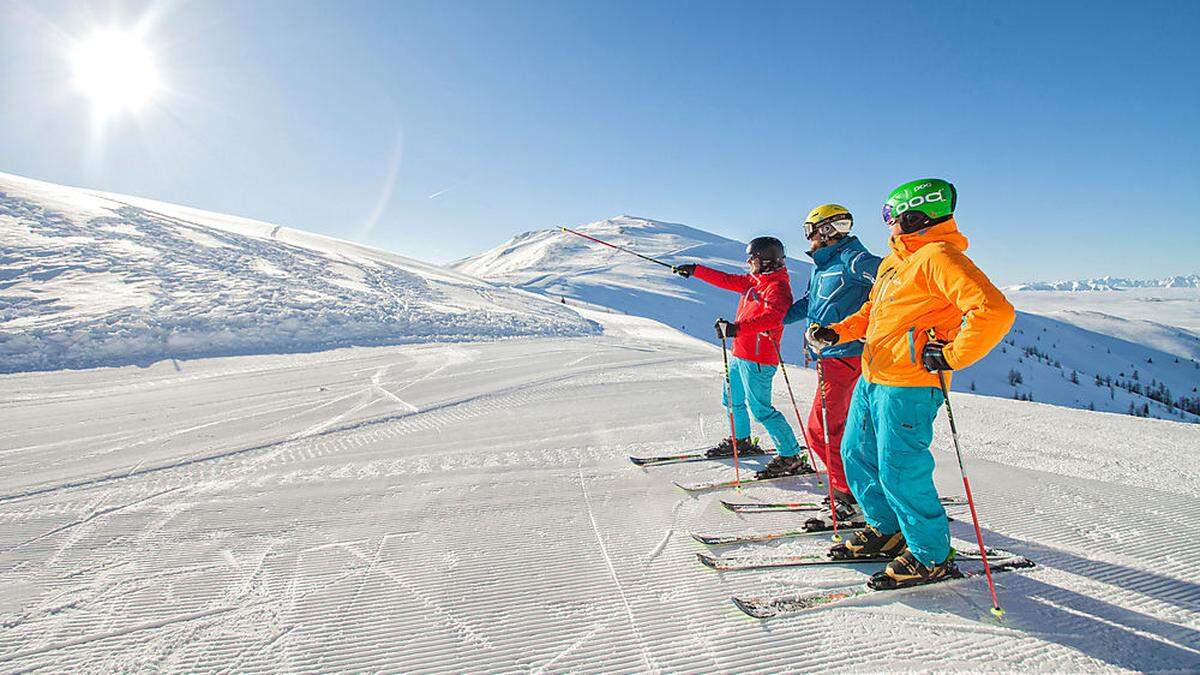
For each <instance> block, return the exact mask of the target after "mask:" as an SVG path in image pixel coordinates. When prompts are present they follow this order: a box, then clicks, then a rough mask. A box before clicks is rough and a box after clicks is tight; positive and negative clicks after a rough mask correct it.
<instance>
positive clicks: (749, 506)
mask: <svg viewBox="0 0 1200 675" xmlns="http://www.w3.org/2000/svg"><path fill="white" fill-rule="evenodd" d="M742 482H743V483H745V482H746V481H742ZM938 501H940V502H941V503H942V506H966V505H967V500H966V499H964V498H962V497H939V498H938ZM721 504H722V505H723V506H724V507H725V508H726V509H729V510H730V511H733V512H734V513H774V512H781V513H782V512H788V511H819V510H821V509H825V508H828V507H827V506H825V505H824V504H818V503H816V502H731V501H726V500H724V499H722V500H721Z"/></svg>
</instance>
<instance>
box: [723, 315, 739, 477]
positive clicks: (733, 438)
mask: <svg viewBox="0 0 1200 675" xmlns="http://www.w3.org/2000/svg"><path fill="white" fill-rule="evenodd" d="M721 360H723V361H724V362H725V401H726V402H728V404H729V405H728V406H727V407H726V410H728V411H729V442H730V443H732V444H733V478H734V485H735V486H736V487H737V489H739V490H741V489H742V469H741V466H740V465H739V464H738V449H737V427H735V426H734V424H733V384H732V382H731V380H730V377H729V338H728V337H727V336H726V335H725V331H721Z"/></svg>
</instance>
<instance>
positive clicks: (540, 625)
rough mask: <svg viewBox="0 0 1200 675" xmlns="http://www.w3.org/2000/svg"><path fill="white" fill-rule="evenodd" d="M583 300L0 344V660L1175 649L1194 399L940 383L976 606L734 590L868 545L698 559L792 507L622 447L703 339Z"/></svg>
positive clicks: (962, 589)
mask: <svg viewBox="0 0 1200 675" xmlns="http://www.w3.org/2000/svg"><path fill="white" fill-rule="evenodd" d="M592 316H593V317H594V318H596V319H597V320H598V321H601V322H603V323H604V324H605V330H606V332H605V334H604V335H602V336H597V337H586V338H581V339H578V338H577V339H561V338H537V339H524V338H522V339H516V340H505V341H494V342H476V343H458V344H424V345H403V346H391V347H376V348H360V349H343V350H331V351H324V352H319V353H305V354H293V355H283V356H279V355H275V356H242V357H233V358H223V359H204V360H196V361H188V362H183V363H181V364H180V369H179V370H177V369H176V368H174V367H173V366H172V365H171V364H169V363H159V364H155V365H153V366H151V367H149V368H134V367H126V368H120V369H98V370H79V371H60V372H54V373H26V374H17V375H5V376H0V448H3V449H2V450H0V670H4V671H26V670H29V671H36V670H53V671H69V672H113V671H156V670H174V671H182V672H214V671H230V672H300V671H335V670H343V671H395V672H431V671H442V672H447V671H449V672H463V671H471V672H482V671H489V672H496V671H500V672H513V671H532V672H600V671H604V672H614V671H650V670H656V671H657V670H663V671H672V672H678V671H721V672H732V671H738V672H751V671H763V672H779V671H783V670H794V671H801V672H804V671H818V670H819V671H838V672H846V671H852V670H857V671H884V670H886V671H910V670H938V671H961V672H979V671H1009V672H1031V671H1033V672H1082V671H1117V670H1137V671H1172V672H1194V671H1195V670H1196V669H1197V668H1198V667H1200V585H1198V584H1197V582H1196V581H1195V578H1196V575H1195V568H1196V561H1197V559H1200V500H1198V497H1200V471H1197V468H1196V463H1195V461H1194V460H1195V451H1196V437H1197V436H1196V428H1195V427H1194V426H1191V425H1184V424H1177V423H1171V422H1162V421H1157V420H1146V419H1137V418H1133V417H1129V416H1123V415H1112V414H1104V413H1091V412H1087V411H1079V410H1068V409H1064V408H1056V407H1050V406H1046V405H1040V404H1035V403H1026V402H1018V401H1011V400H1003V399H997V398H989V397H976V396H971V395H959V396H957V397H956V399H955V412H956V414H957V417H958V421H959V424H960V425H961V427H962V436H963V438H962V440H963V443H964V445H965V448H966V455H967V457H966V461H967V463H968V467H969V469H970V471H971V477H972V486H973V487H974V489H975V491H976V497H977V499H978V500H979V506H980V513H981V516H982V518H983V524H984V527H985V530H986V536H987V538H988V542H989V544H990V545H993V546H1001V547H1004V548H1008V549H1011V550H1014V551H1016V552H1019V553H1023V554H1027V555H1029V556H1031V557H1033V558H1034V559H1036V560H1037V561H1038V563H1039V565H1040V566H1039V568H1037V569H1035V570H1032V571H1028V572H1021V573H1009V574H1006V575H1003V576H1000V577H998V581H999V582H1000V594H1001V598H1002V601H1003V603H1004V606H1005V607H1006V609H1007V610H1008V614H1007V617H1006V619H1005V620H1004V621H1003V622H1002V623H997V622H996V621H995V620H994V619H991V618H990V617H989V615H988V612H987V608H988V602H989V599H988V594H987V589H986V586H985V585H984V583H983V582H982V581H981V580H978V579H976V580H973V581H971V582H966V583H963V584H960V585H957V586H953V587H944V588H934V589H927V590H923V591H918V592H913V593H905V594H892V595H877V596H874V597H870V598H867V599H865V600H861V601H857V602H855V603H853V604H852V605H850V606H846V607H843V608H839V609H825V610H818V611H814V612H812V613H809V614H806V615H801V616H798V617H795V618H789V619H777V620H772V621H768V622H759V621H755V620H751V619H748V618H746V617H745V616H744V615H742V614H740V613H739V612H737V611H736V610H735V609H734V608H733V606H732V605H731V604H730V603H729V601H728V598H729V596H730V595H732V594H734V593H761V592H778V591H786V590H799V589H805V588H814V587H818V588H819V587H827V586H830V585H838V584H844V583H855V582H860V581H862V580H863V579H864V578H865V574H866V573H867V572H868V571H869V568H868V569H867V570H863V569H852V568H850V567H841V568H822V569H817V570H804V571H799V570H781V571H774V572H739V573H720V574H719V573H716V572H712V571H710V570H708V569H706V568H703V567H701V566H700V565H698V564H697V563H696V561H695V557H694V555H695V553H696V552H697V551H698V550H702V549H701V548H700V547H699V546H697V545H696V544H694V543H692V542H691V541H690V540H689V539H688V537H687V533H688V532H689V531H691V530H707V531H717V532H734V531H746V530H757V531H766V530H773V529H777V528H781V527H794V526H795V525H796V524H797V523H798V522H799V521H800V516H796V515H793V516H790V517H789V516H784V515H778V514H772V515H766V516H762V515H759V516H745V517H738V516H735V515H733V514H731V513H728V512H725V511H723V510H722V509H720V507H719V505H718V503H717V498H718V497H719V496H730V495H732V494H733V493H732V492H725V493H723V494H719V495H718V494H707V495H701V496H698V497H692V496H689V495H688V494H685V493H682V492H680V491H678V490H676V489H675V488H673V487H672V486H671V481H672V480H674V479H685V480H697V479H702V478H712V477H716V476H722V477H725V476H730V475H731V474H732V469H731V468H730V467H728V466H727V465H720V464H718V465H695V464H692V465H679V466H675V467H659V468H655V469H651V470H641V469H637V468H635V467H633V466H632V465H631V464H630V463H629V462H628V461H627V460H626V459H625V456H626V455H628V454H630V453H659V452H663V451H668V450H676V449H679V448H684V447H691V446H695V445H697V444H700V443H701V442H703V441H705V440H712V439H714V438H716V437H718V436H719V435H720V434H721V433H722V430H723V425H724V424H725V417H724V413H723V411H722V409H721V408H720V404H719V399H720V390H721V380H720V376H719V373H720V354H719V351H718V350H717V349H716V348H714V347H713V346H712V345H711V344H709V345H705V344H701V343H699V342H697V341H693V340H690V339H688V338H684V337H682V336H680V335H679V334H678V333H674V332H673V331H670V330H669V329H666V328H665V327H663V326H661V325H658V324H653V323H651V322H648V321H645V320H642V319H637V318H634V317H628V316H619V315H611V316H601V315H592ZM791 375H792V381H793V383H794V384H795V385H796V387H797V395H798V397H799V398H800V403H801V405H802V406H805V407H807V405H808V403H809V400H810V399H809V397H810V395H811V392H812V391H813V386H814V382H813V378H812V375H811V372H807V371H802V370H800V369H796V372H793V373H792V374H791ZM777 385H778V387H779V388H778V389H777V391H776V398H777V400H786V398H785V397H786V394H785V393H784V391H783V389H782V378H777ZM789 416H790V413H789ZM937 429H938V434H937V438H936V440H935V448H936V456H937V460H938V464H939V468H938V474H937V480H938V483H939V486H940V487H941V490H942V492H943V494H947V495H958V494H961V483H960V482H959V480H958V476H957V470H956V469H955V468H954V467H955V465H954V459H953V453H952V452H951V451H950V450H949V449H950V445H949V438H948V436H947V433H946V425H945V418H944V417H943V418H942V419H941V420H939V422H938V426H937ZM806 485H808V486H811V484H810V483H806V482H805V481H796V482H794V483H786V482H785V483H783V484H781V485H779V486H778V487H773V488H762V487H759V488H748V489H746V490H745V492H744V494H743V495H742V497H744V498H747V499H760V498H763V499H767V498H778V497H781V496H784V495H787V496H793V497H794V496H801V494H802V493H801V492H800V491H801V490H803V489H804V487H805V486H806ZM803 494H805V495H807V493H803ZM819 494H820V492H819V488H818V492H817V493H815V494H813V495H811V496H810V497H812V498H815V497H817V496H819ZM957 515H959V516H960V521H959V523H958V524H956V525H955V529H954V533H955V535H956V537H957V538H958V539H960V540H962V541H964V542H969V541H970V540H971V539H972V538H973V535H971V534H970V530H969V526H968V525H966V524H965V519H966V516H965V515H964V514H962V513H961V512H958V513H957ZM823 545H827V542H826V541H821V540H811V541H808V542H803V543H797V542H793V543H791V544H790V545H789V548H791V549H800V548H804V549H806V550H808V549H814V550H815V549H819V548H820V547H822V546H823Z"/></svg>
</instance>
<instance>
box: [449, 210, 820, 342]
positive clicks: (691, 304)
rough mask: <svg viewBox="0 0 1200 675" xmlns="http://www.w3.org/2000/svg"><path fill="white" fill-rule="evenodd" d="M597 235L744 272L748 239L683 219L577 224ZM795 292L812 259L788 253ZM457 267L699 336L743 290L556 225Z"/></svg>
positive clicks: (796, 335) (731, 308) (798, 336)
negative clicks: (674, 269) (679, 271)
mask: <svg viewBox="0 0 1200 675" xmlns="http://www.w3.org/2000/svg"><path fill="white" fill-rule="evenodd" d="M571 229H574V230H577V231H579V232H582V233H584V234H587V235H589V236H592V237H596V238H597V239H601V240H603V241H607V242H609V243H612V244H616V245H618V246H623V247H626V248H628V249H630V250H632V251H636V252H638V253H641V254H642V255H647V256H650V257H654V258H658V259H660V260H663V261H664V262H668V263H670V264H672V265H680V264H683V263H688V262H698V263H703V264H705V265H708V266H710V267H714V268H716V269H719V270H722V271H724V272H731V273H735V274H744V273H745V272H746V244H745V243H743V242H739V241H734V240H732V239H727V238H725V237H722V236H719V235H716V234H712V233H710V232H705V231H703V230H698V229H696V228H693V227H688V226H687V225H681V224H678V223H665V222H662V221H657V220H651V219H648V218H638V217H636V216H628V215H622V216H617V217H615V218H609V219H607V220H602V221H598V222H595V223H589V224H586V225H580V226H577V227H575V226H573V227H572V228H571ZM790 253H791V254H790V256H789V258H788V263H787V264H788V270H789V271H790V272H791V285H792V294H793V295H794V296H795V297H796V298H799V297H800V296H801V295H803V294H804V290H805V288H807V285H808V274H809V271H810V270H811V269H812V265H811V264H810V263H807V262H801V260H803V258H804V253H803V252H802V251H792V252H790ZM451 268H453V269H455V270H458V271H459V272H463V273H466V274H470V275H472V276H476V277H479V278H482V279H486V280H488V281H491V282H494V283H497V284H503V285H507V286H512V287H514V288H520V289H524V290H528V291H533V292H536V293H541V294H543V295H547V296H549V297H551V298H554V299H556V300H561V299H564V298H565V299H566V300H567V301H568V303H569V304H572V305H575V306H579V305H581V304H582V305H583V306H585V307H586V306H599V307H606V308H611V309H615V310H617V311H620V312H624V313H626V314H632V315H634V316H642V317H649V318H652V319H655V320H657V321H661V322H662V323H664V324H666V325H668V326H671V327H673V328H676V329H678V330H680V331H682V332H684V333H687V334H688V335H691V336H693V337H696V338H698V339H701V340H706V341H707V340H709V338H710V337H711V336H712V335H713V334H714V329H713V323H714V322H715V321H716V319H717V317H718V316H724V317H726V318H730V319H732V318H733V316H734V314H735V313H736V310H737V301H738V296H737V294H736V293H731V292H729V291H726V290H722V289H719V288H715V287H713V286H710V285H708V284H706V283H704V282H702V281H700V280H698V279H684V278H682V277H679V276H676V275H674V274H672V273H671V271H670V270H668V269H667V268H665V267H661V266H658V265H655V264H654V263H650V262H647V261H645V260H641V259H639V258H636V257H634V256H632V255H629V254H628V253H622V252H620V251H617V250H614V249H611V248H606V247H604V246H601V245H600V244H596V243H594V242H590V241H588V240H586V239H583V238H582V237H578V236H576V235H573V234H569V233H566V232H563V231H561V230H558V229H553V230H536V231H533V232H526V233H524V234H521V235H518V236H516V237H513V238H512V239H510V240H509V241H508V242H506V243H504V244H501V245H500V246H497V247H495V248H493V249H491V250H489V251H486V252H484V253H481V254H480V255H477V256H473V257H470V258H466V259H464V260H459V261H457V262H455V263H452V264H451ZM802 337H803V333H802V331H800V330H793V331H790V332H785V334H784V339H783V342H782V343H781V347H782V349H783V351H784V352H789V351H790V352H792V353H799V350H800V348H801V343H802Z"/></svg>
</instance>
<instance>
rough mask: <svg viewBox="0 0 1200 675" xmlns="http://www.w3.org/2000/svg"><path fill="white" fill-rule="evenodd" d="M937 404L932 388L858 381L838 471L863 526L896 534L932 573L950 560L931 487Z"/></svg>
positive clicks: (941, 516)
mask: <svg viewBox="0 0 1200 675" xmlns="http://www.w3.org/2000/svg"><path fill="white" fill-rule="evenodd" d="M942 401H943V396H942V391H941V389H938V388H937V387H891V386H888V385H884V384H872V383H870V382H868V381H867V380H866V378H859V380H858V384H857V385H856V386H855V387H854V395H853V397H852V398H851V399H850V413H849V414H848V416H847V418H846V432H845V435H843V436H842V463H843V464H844V465H845V467H846V482H847V483H849V485H850V491H851V492H853V493H854V498H855V499H857V500H858V503H859V504H860V505H861V506H862V509H863V513H864V515H865V516H866V520H867V524H868V525H870V526H872V527H874V528H875V529H877V530H879V531H880V532H882V533H884V534H892V533H894V532H897V531H903V532H904V538H905V540H906V541H907V542H908V548H909V549H910V550H911V551H912V552H913V555H915V556H916V558H917V560H919V561H921V563H922V564H925V565H935V564H938V563H941V562H943V561H945V560H946V558H947V557H948V556H949V555H950V526H949V523H948V522H947V521H946V510H945V509H944V508H942V504H941V502H939V501H938V493H937V488H935V487H934V485H933V454H932V453H930V451H929V445H930V443H932V442H933V422H934V420H935V419H937V413H938V408H940V407H941V405H942Z"/></svg>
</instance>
